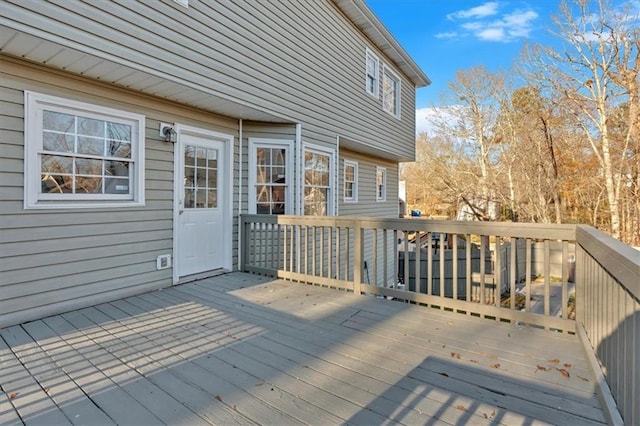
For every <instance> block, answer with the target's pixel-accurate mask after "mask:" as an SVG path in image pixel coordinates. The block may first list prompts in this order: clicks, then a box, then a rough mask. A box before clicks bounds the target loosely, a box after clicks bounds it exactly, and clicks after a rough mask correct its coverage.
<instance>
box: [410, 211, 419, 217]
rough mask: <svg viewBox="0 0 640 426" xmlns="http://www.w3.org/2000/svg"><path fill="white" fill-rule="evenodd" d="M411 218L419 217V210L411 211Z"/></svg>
mask: <svg viewBox="0 0 640 426" xmlns="http://www.w3.org/2000/svg"><path fill="white" fill-rule="evenodd" d="M411 216H412V217H420V210H411Z"/></svg>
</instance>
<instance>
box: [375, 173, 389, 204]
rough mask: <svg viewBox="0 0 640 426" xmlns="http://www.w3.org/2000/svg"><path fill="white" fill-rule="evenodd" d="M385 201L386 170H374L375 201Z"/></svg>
mask: <svg viewBox="0 0 640 426" xmlns="http://www.w3.org/2000/svg"><path fill="white" fill-rule="evenodd" d="M386 200H387V169H385V168H384V167H377V168H376V201H386Z"/></svg>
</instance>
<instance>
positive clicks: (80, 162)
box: [76, 158, 102, 176]
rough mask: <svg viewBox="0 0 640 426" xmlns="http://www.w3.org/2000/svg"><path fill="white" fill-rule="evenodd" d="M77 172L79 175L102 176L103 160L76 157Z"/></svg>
mask: <svg viewBox="0 0 640 426" xmlns="http://www.w3.org/2000/svg"><path fill="white" fill-rule="evenodd" d="M76 173H77V174H79V175H95V176H102V160H89V159H86V158H76Z"/></svg>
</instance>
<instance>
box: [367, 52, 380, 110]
mask: <svg viewBox="0 0 640 426" xmlns="http://www.w3.org/2000/svg"><path fill="white" fill-rule="evenodd" d="M370 59H371V60H373V61H375V69H374V71H373V75H372V77H373V80H374V84H373V88H372V89H370V88H369V76H370V75H371V74H370V73H369V60H370ZM364 90H366V92H367V93H368V94H370V95H371V96H373V97H374V98H376V99H378V98H379V97H380V59H378V57H377V56H376V55H375V54H374V53H373V52H372V51H371V50H369V49H367V50H366V54H365V61H364Z"/></svg>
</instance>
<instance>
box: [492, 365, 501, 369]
mask: <svg viewBox="0 0 640 426" xmlns="http://www.w3.org/2000/svg"><path fill="white" fill-rule="evenodd" d="M491 368H500V364H493V365H492V366H491Z"/></svg>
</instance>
